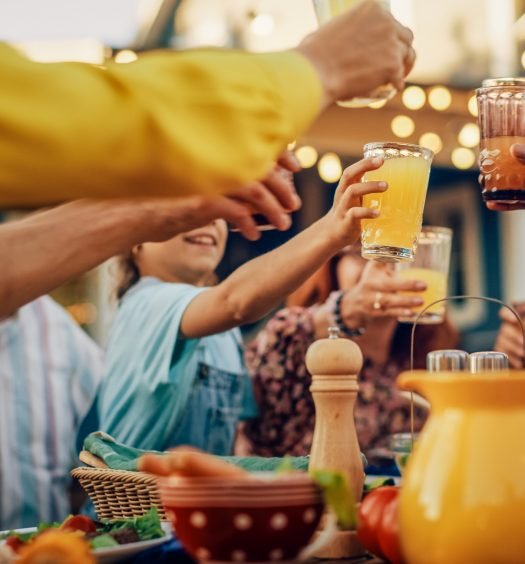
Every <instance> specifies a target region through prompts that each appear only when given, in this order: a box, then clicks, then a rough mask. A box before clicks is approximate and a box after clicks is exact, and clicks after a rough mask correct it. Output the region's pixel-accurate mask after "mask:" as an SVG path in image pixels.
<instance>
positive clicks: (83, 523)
mask: <svg viewBox="0 0 525 564" xmlns="http://www.w3.org/2000/svg"><path fill="white" fill-rule="evenodd" d="M60 529H61V530H62V531H83V532H84V533H95V532H96V531H97V526H96V525H95V523H94V521H93V520H92V519H90V518H89V517H86V516H85V515H73V516H72V517H69V518H68V519H66V520H65V521H64V522H63V523H62V525H61V526H60Z"/></svg>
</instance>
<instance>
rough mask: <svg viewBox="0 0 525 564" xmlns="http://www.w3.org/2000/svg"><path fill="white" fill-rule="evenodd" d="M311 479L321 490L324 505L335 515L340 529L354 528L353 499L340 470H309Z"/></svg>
mask: <svg viewBox="0 0 525 564" xmlns="http://www.w3.org/2000/svg"><path fill="white" fill-rule="evenodd" d="M309 474H310V476H311V477H312V479H313V480H314V481H315V482H316V484H317V485H318V486H319V487H320V488H321V489H322V490H323V494H324V499H325V502H326V505H327V506H328V507H330V509H331V510H332V511H333V512H334V513H335V515H336V516H337V524H338V525H339V527H340V528H341V529H356V528H357V515H356V509H355V500H354V496H353V495H352V491H351V490H350V486H349V484H348V480H347V479H346V476H345V475H344V474H342V473H341V472H331V471H328V470H310V472H309Z"/></svg>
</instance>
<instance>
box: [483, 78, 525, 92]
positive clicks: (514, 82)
mask: <svg viewBox="0 0 525 564" xmlns="http://www.w3.org/2000/svg"><path fill="white" fill-rule="evenodd" d="M507 88H519V89H524V90H525V77H515V78H511V77H508V78H487V79H486V80H484V81H483V82H482V83H481V87H480V88H478V89H477V90H476V94H478V95H479V94H484V93H485V92H487V91H490V90H494V89H501V90H505V89H507Z"/></svg>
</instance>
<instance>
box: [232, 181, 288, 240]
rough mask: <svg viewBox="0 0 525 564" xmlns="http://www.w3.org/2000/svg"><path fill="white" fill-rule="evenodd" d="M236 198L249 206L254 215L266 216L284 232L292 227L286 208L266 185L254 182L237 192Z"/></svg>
mask: <svg viewBox="0 0 525 564" xmlns="http://www.w3.org/2000/svg"><path fill="white" fill-rule="evenodd" d="M234 197H235V199H237V200H239V201H241V202H244V203H247V204H249V206H250V209H251V211H252V213H260V214H262V215H264V216H265V217H266V218H267V219H268V221H269V222H270V223H271V224H272V225H274V226H275V227H276V228H277V229H279V230H281V231H283V230H285V229H288V228H289V227H290V225H291V219H290V216H289V215H288V214H287V213H286V211H285V210H286V208H285V207H283V203H282V201H279V200H278V199H277V198H276V197H275V195H274V193H273V192H272V191H271V190H269V189H268V188H267V186H266V185H263V184H261V183H260V182H254V183H252V184H249V185H248V186H246V187H245V188H244V189H242V190H240V191H239V192H237V193H236V194H235V195H234Z"/></svg>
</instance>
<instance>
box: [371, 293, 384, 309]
mask: <svg viewBox="0 0 525 564" xmlns="http://www.w3.org/2000/svg"><path fill="white" fill-rule="evenodd" d="M382 296H383V294H382V293H381V292H376V297H375V300H374V303H373V304H372V309H374V310H375V311H378V310H380V309H383V305H382V304H381V298H382Z"/></svg>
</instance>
